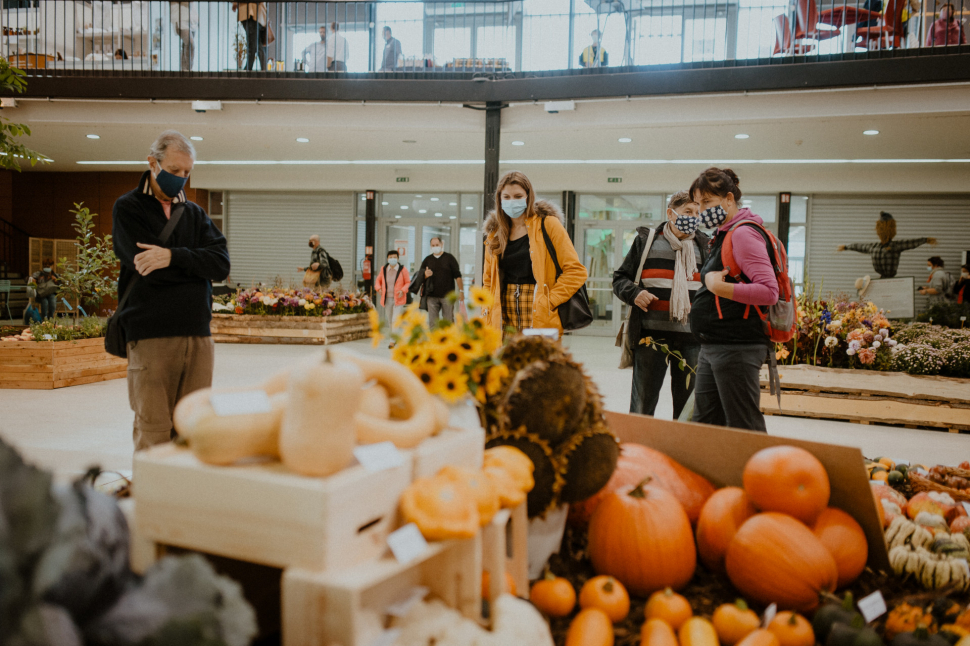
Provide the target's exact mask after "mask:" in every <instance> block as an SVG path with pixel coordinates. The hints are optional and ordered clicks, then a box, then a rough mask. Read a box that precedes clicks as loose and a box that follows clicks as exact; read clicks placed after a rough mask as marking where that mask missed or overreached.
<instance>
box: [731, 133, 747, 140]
mask: <svg viewBox="0 0 970 646" xmlns="http://www.w3.org/2000/svg"><path fill="white" fill-rule="evenodd" d="M749 136H750V135H744V134H741V135H734V138H735V139H747V138H748V137H749Z"/></svg>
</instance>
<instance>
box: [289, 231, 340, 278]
mask: <svg viewBox="0 0 970 646" xmlns="http://www.w3.org/2000/svg"><path fill="white" fill-rule="evenodd" d="M307 244H309V245H310V264H309V265H308V266H307V267H306V268H303V267H297V268H296V270H297V271H306V272H319V274H318V275H317V282H316V286H317V287H319V288H320V289H327V288H328V287H330V283H331V282H332V281H333V267H331V265H330V254H328V253H327V250H326V249H324V248H323V247H321V246H320V236H318V235H316V234H313V235H312V236H310V240H309V242H308V243H307ZM306 279H307V277H306V276H304V279H303V284H304V285H306V284H307V280H306ZM308 286H309V285H308Z"/></svg>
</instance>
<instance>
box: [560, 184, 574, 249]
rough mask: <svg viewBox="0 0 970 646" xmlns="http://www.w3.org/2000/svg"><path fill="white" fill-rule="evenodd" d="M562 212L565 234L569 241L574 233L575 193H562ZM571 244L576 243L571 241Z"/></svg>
mask: <svg viewBox="0 0 970 646" xmlns="http://www.w3.org/2000/svg"><path fill="white" fill-rule="evenodd" d="M562 212H563V215H565V216H566V233H568V234H569V239H570V240H573V238H574V237H575V233H576V192H575V191H563V192H562ZM573 244H576V241H575V240H573Z"/></svg>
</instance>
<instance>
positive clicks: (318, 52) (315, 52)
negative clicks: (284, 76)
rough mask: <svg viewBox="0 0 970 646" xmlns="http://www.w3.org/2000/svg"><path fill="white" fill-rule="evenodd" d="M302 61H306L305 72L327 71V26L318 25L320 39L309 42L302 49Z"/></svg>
mask: <svg viewBox="0 0 970 646" xmlns="http://www.w3.org/2000/svg"><path fill="white" fill-rule="evenodd" d="M302 56H303V61H304V62H305V63H306V68H305V69H306V71H307V72H326V71H327V27H326V25H320V40H318V41H317V42H315V43H310V44H309V45H308V46H307V48H306V49H304V50H303V54H302Z"/></svg>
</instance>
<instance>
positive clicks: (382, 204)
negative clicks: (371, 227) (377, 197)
mask: <svg viewBox="0 0 970 646" xmlns="http://www.w3.org/2000/svg"><path fill="white" fill-rule="evenodd" d="M388 204H390V202H381V206H387V205H388Z"/></svg>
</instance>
